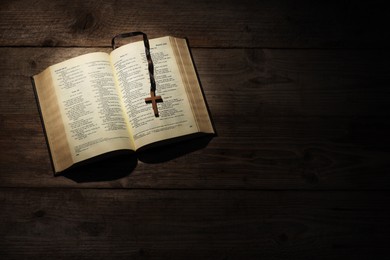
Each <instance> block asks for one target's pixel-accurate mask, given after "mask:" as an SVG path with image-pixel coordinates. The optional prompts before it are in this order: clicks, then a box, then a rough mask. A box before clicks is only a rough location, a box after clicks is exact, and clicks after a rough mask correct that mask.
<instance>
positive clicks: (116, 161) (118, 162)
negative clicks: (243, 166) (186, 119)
mask: <svg viewBox="0 0 390 260" xmlns="http://www.w3.org/2000/svg"><path fill="white" fill-rule="evenodd" d="M192 137H193V138H191V139H172V140H169V141H164V142H160V143H157V144H153V145H149V146H146V147H143V148H142V149H139V150H138V151H137V152H133V151H128V150H121V151H115V152H110V153H107V154H103V155H101V156H97V157H95V158H93V159H90V160H87V161H85V162H83V163H81V164H77V165H75V166H74V167H72V168H70V169H69V170H66V171H65V172H64V173H62V174H60V175H59V176H64V177H66V178H68V179H71V180H73V181H75V182H78V183H85V182H100V181H112V180H116V179H120V178H123V177H126V176H128V175H130V174H131V173H132V172H133V170H134V169H135V168H136V167H137V162H138V160H140V161H142V162H144V163H150V164H152V163H163V162H166V161H170V160H173V159H175V158H178V157H180V156H183V155H185V154H188V153H191V152H194V151H196V150H200V149H202V148H204V147H206V146H207V144H208V143H209V142H210V141H211V139H212V138H213V135H202V136H192Z"/></svg>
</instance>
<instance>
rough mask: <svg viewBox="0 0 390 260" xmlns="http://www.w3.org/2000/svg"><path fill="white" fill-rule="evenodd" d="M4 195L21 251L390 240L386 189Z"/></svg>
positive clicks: (6, 245)
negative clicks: (358, 190) (359, 190)
mask: <svg viewBox="0 0 390 260" xmlns="http://www.w3.org/2000/svg"><path fill="white" fill-rule="evenodd" d="M0 201H1V202H2V210H1V211H0V219H1V222H0V233H1V234H2V236H1V238H0V254H1V255H2V256H3V257H5V258H12V259H22V258H34V259H35V258H39V259H53V258H59V259H70V258H78V259H84V258H88V259H96V258H97V259H106V258H110V259H129V258H131V259H133V258H136V259H161V258H166V259H184V258H185V259H242V258H246V259H256V258H267V259H284V258H291V257H297V258H306V259H307V258H315V259H334V256H337V257H340V258H353V259H356V258H358V259H363V258H369V257H374V258H375V259H379V258H381V254H382V253H385V252H386V251H387V250H388V249H387V247H388V244H387V241H388V239H389V238H390V237H389V231H390V227H389V225H388V219H389V217H390V211H389V210H387V209H384V208H383V207H382V206H383V205H388V203H390V197H389V194H388V193H387V192H385V193H384V192H368V193H365V192H294V193H291V192H280V191H279V192H271V191H223V190H222V191H210V190H208V191H191V190H187V191H175V190H172V191H158V190H94V189H92V190H80V189H16V190H15V189H1V190H0ZM382 256H383V255H382Z"/></svg>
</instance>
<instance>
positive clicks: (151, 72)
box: [111, 32, 163, 117]
mask: <svg viewBox="0 0 390 260" xmlns="http://www.w3.org/2000/svg"><path fill="white" fill-rule="evenodd" d="M139 35H142V37H143V40H144V46H145V55H146V60H147V61H148V70H149V78H150V97H147V98H145V103H147V104H150V103H152V108H153V112H154V116H155V117H159V114H158V107H157V103H160V102H163V100H162V98H161V96H156V81H155V79H154V66H153V61H152V57H151V56H150V46H149V40H148V36H147V35H146V34H145V33H143V32H129V33H120V34H117V35H115V36H114V37H113V38H112V40H111V46H112V49H113V50H115V48H116V46H115V39H117V38H128V37H133V36H139Z"/></svg>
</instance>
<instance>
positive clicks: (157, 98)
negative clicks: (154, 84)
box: [145, 90, 163, 117]
mask: <svg viewBox="0 0 390 260" xmlns="http://www.w3.org/2000/svg"><path fill="white" fill-rule="evenodd" d="M160 102H163V100H162V97H161V96H156V93H155V91H154V90H151V91H150V97H147V98H145V103H146V104H148V103H152V107H153V111H154V116H155V117H158V116H159V115H158V108H157V103H160Z"/></svg>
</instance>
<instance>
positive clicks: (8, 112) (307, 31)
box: [0, 0, 390, 259]
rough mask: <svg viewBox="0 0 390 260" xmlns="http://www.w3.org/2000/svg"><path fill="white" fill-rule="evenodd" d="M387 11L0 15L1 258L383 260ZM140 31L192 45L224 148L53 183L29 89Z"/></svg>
mask: <svg viewBox="0 0 390 260" xmlns="http://www.w3.org/2000/svg"><path fill="white" fill-rule="evenodd" d="M388 11H389V10H386V9H385V8H383V7H381V6H378V5H375V4H374V3H364V4H361V5H359V4H357V3H349V2H341V3H337V4H336V3H314V2H313V1H299V3H297V2H296V1H293V2H291V1H261V2H260V1H256V0H253V1H246V0H241V1H234V0H231V1H215V0H202V1H192V0H186V1H158V0H156V1H125V0H118V1H107V0H106V1H76V0H72V1H69V0H62V1H57V0H55V1H52V0H37V1H29V0H19V1H1V3H0V35H1V37H0V57H1V62H0V129H1V131H0V148H1V149H0V258H1V259H38V258H39V259H89V258H91V259H259V258H262V259H263V258H264V259H307V258H308V259H342V258H349V259H378V258H381V257H383V258H386V257H389V256H390V252H389V251H388V245H389V241H390V235H389V234H390V225H389V219H390V209H389V203H390V193H389V189H390V138H389V133H390V120H389V116H390V102H389V101H388V97H389V96H390V95H389V94H390V87H389V85H388V84H389V81H390V66H389V65H388V60H389V58H390V52H389V48H388V46H390V39H389V37H386V36H388V27H387V26H386V21H387V16H388ZM137 30H140V31H144V32H146V33H148V35H149V37H150V38H154V37H160V36H165V35H172V36H176V37H187V39H188V42H189V46H190V48H191V52H192V55H193V60H194V63H195V65H196V68H197V72H198V75H199V78H200V81H201V84H202V87H203V91H204V94H205V98H206V101H207V103H208V106H209V109H210V111H211V116H212V120H213V122H214V124H215V128H216V131H217V136H216V137H215V138H213V139H212V140H211V141H210V142H209V143H208V144H207V145H206V146H204V147H198V148H197V149H194V150H192V151H191V152H187V153H178V154H174V153H173V156H172V157H170V158H169V159H167V160H165V161H163V162H158V163H151V162H143V161H138V163H137V165H136V167H135V168H134V169H133V168H130V167H128V166H127V165H129V164H127V162H126V161H124V160H123V158H121V159H117V160H116V161H115V160H114V161H111V162H107V163H101V164H100V165H98V166H97V167H95V168H92V169H89V170H88V171H87V170H81V171H80V172H79V173H78V175H77V176H78V177H77V176H60V177H54V176H53V172H52V169H51V164H50V159H49V153H48V149H47V145H46V142H45V137H44V134H43V129H42V125H41V121H40V117H39V113H38V109H37V105H36V102H35V99H34V94H33V90H32V86H31V82H30V76H31V75H34V74H37V73H39V72H40V71H42V70H43V69H45V68H46V67H48V66H50V65H52V64H54V63H57V62H60V61H63V60H66V59H69V58H71V57H75V56H78V55H81V54H84V53H90V52H94V51H104V52H109V51H110V41H111V38H112V36H113V35H115V34H117V33H123V32H128V31H137ZM167 149H168V148H167ZM174 151H175V149H171V151H170V152H174ZM83 171H85V172H83ZM80 176H83V177H82V178H79V177H80Z"/></svg>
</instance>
